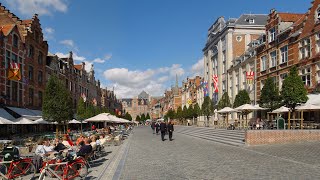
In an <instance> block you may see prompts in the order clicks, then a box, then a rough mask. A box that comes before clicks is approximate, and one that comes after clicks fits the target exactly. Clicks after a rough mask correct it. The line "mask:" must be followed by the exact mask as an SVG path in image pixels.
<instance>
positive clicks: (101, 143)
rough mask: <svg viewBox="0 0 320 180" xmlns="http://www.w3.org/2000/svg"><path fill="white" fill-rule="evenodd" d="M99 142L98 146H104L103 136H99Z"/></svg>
mask: <svg viewBox="0 0 320 180" xmlns="http://www.w3.org/2000/svg"><path fill="white" fill-rule="evenodd" d="M99 141H100V145H104V144H105V143H106V141H107V140H106V139H105V138H104V136H103V135H100V139H99Z"/></svg>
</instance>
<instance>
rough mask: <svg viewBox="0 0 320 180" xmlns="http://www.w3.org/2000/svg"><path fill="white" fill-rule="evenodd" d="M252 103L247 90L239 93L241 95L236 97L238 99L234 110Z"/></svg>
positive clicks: (235, 101)
mask: <svg viewBox="0 0 320 180" xmlns="http://www.w3.org/2000/svg"><path fill="white" fill-rule="evenodd" d="M250 103H251V100H250V97H249V94H248V92H247V91H246V90H241V91H239V93H238V94H237V95H236V98H235V100H234V104H233V107H234V108H237V107H239V106H241V105H244V104H250Z"/></svg>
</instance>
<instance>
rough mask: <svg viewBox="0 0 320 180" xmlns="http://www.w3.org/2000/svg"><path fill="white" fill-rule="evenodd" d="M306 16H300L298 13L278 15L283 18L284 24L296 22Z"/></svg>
mask: <svg viewBox="0 0 320 180" xmlns="http://www.w3.org/2000/svg"><path fill="white" fill-rule="evenodd" d="M304 15H305V14H298V13H278V16H279V17H280V18H281V21H283V22H296V21H298V20H299V19H301V17H303V16H304Z"/></svg>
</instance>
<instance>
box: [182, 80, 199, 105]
mask: <svg viewBox="0 0 320 180" xmlns="http://www.w3.org/2000/svg"><path fill="white" fill-rule="evenodd" d="M202 79H203V78H202V77H200V76H196V77H194V78H187V79H186V81H183V82H182V92H181V106H182V107H184V106H186V107H187V108H189V106H190V105H194V104H196V103H197V89H198V87H199V86H200V85H201V81H202Z"/></svg>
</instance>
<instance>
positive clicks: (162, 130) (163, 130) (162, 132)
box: [160, 121, 167, 141]
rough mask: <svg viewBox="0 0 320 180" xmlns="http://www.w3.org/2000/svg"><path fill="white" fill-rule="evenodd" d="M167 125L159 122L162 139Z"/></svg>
mask: <svg viewBox="0 0 320 180" xmlns="http://www.w3.org/2000/svg"><path fill="white" fill-rule="evenodd" d="M166 131H167V125H166V123H164V122H163V121H161V123H160V132H161V140H162V141H164V136H165V135H166Z"/></svg>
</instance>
